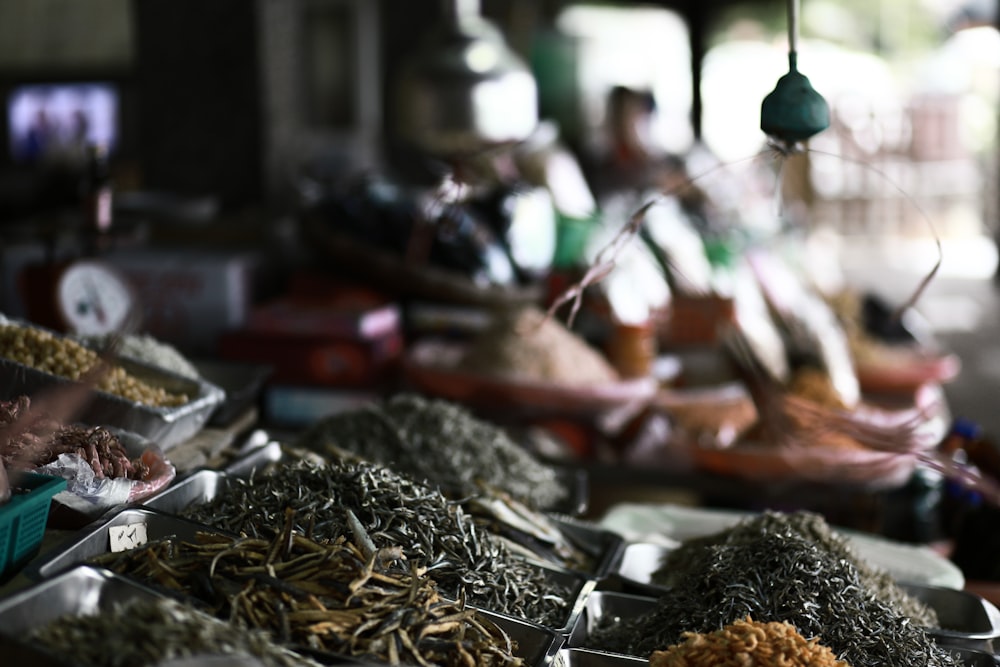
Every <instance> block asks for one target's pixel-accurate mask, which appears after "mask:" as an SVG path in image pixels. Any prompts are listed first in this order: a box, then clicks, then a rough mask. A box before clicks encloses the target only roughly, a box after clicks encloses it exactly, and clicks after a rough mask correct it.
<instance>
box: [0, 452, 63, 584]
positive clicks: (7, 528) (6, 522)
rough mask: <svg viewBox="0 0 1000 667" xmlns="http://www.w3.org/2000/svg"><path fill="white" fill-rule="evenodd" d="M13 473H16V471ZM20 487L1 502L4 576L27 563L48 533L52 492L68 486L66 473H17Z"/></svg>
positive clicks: (1, 571) (0, 552)
mask: <svg viewBox="0 0 1000 667" xmlns="http://www.w3.org/2000/svg"><path fill="white" fill-rule="evenodd" d="M11 477H14V476H13V475H12V476H11ZM12 483H14V484H16V487H17V489H20V492H18V491H16V490H15V493H14V495H12V496H11V498H10V501H9V502H7V503H6V504H4V505H0V578H3V577H5V576H6V575H8V574H11V573H12V572H13V571H14V570H15V569H16V568H18V567H20V566H22V565H24V564H25V563H26V562H27V561H28V560H29V559H30V558H31V557H32V556H33V555H34V554H35V552H36V551H37V549H38V547H39V546H40V545H41V543H42V537H43V536H44V535H45V524H46V523H47V522H48V518H49V506H50V505H51V504H52V496H54V495H56V494H57V493H59V492H60V491H62V490H63V489H65V488H66V480H65V479H63V478H62V477H53V476H51V475H39V474H38V473H33V472H29V473H24V474H20V475H17V476H16V481H14V480H13V479H12Z"/></svg>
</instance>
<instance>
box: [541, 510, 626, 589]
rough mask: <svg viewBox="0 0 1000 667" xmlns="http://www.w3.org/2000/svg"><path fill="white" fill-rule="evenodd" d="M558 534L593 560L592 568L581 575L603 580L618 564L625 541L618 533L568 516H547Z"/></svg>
mask: <svg viewBox="0 0 1000 667" xmlns="http://www.w3.org/2000/svg"><path fill="white" fill-rule="evenodd" d="M548 518H549V520H550V521H552V522H553V523H554V524H556V526H557V527H558V528H559V530H560V532H562V534H563V535H565V536H566V538H567V539H569V540H570V541H572V542H573V543H574V544H575V545H576V546H578V547H579V548H580V549H581V550H583V552H584V553H586V554H587V555H588V556H590V557H592V558H593V566H592V567H590V568H588V569H587V570H585V571H583V574H586V575H588V576H591V577H594V578H595V579H603V578H604V577H606V576H607V575H608V574H609V573H611V571H612V569H613V568H614V567H615V565H616V564H617V563H618V562H619V560H620V558H621V550H622V549H623V548H624V546H625V540H624V539H623V538H622V536H621V535H619V534H618V533H615V532H612V531H610V530H607V529H604V528H601V527H600V526H597V525H595V524H591V523H588V522H586V521H583V520H580V519H576V518H574V517H570V516H561V515H553V514H550V515H548Z"/></svg>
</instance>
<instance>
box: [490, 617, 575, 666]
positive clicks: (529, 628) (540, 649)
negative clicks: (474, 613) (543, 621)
mask: <svg viewBox="0 0 1000 667" xmlns="http://www.w3.org/2000/svg"><path fill="white" fill-rule="evenodd" d="M480 613H481V614H482V615H483V616H485V617H486V618H488V619H490V620H491V621H493V622H494V623H496V624H497V625H498V626H500V627H501V628H502V629H503V630H504V632H506V633H507V634H508V635H509V636H510V638H511V639H513V640H514V641H515V642H517V651H515V655H516V656H517V657H519V658H523V659H524V662H525V664H526V665H533V666H534V667H547V666H548V665H550V664H552V662H553V660H554V659H555V656H556V654H558V653H559V650H560V649H561V648H562V645H563V637H562V635H560V634H558V633H556V632H553V631H552V630H548V629H546V628H543V627H541V626H538V625H535V624H534V623H528V622H525V621H522V620H518V619H515V618H509V617H507V616H503V615H502V614H494V613H492V612H489V611H480Z"/></svg>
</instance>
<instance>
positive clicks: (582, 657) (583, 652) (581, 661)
mask: <svg viewBox="0 0 1000 667" xmlns="http://www.w3.org/2000/svg"><path fill="white" fill-rule="evenodd" d="M556 661H557V662H558V664H559V667H642V666H643V665H648V664H649V660H646V659H645V658H637V657H635V656H634V655H622V654H621V653H608V652H606V651H595V650H594V649H589V648H565V647H564V648H562V649H560V650H559V655H558V656H556Z"/></svg>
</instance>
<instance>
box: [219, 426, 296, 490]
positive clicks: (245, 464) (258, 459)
mask: <svg viewBox="0 0 1000 667" xmlns="http://www.w3.org/2000/svg"><path fill="white" fill-rule="evenodd" d="M283 456H284V451H283V450H282V447H281V443H280V442H278V441H277V440H274V439H272V438H271V436H270V435H269V434H268V432H267V431H265V430H263V429H255V430H254V431H253V432H252V433H251V434H250V435H249V436H247V438H246V440H244V441H243V444H242V445H240V447H239V449H238V450H237V452H236V455H235V456H234V457H233V458H232V460H231V461H229V463H227V464H226V465H225V466H224V467H223V468H222V471H223V472H225V473H227V474H229V475H233V476H235V477H244V478H246V477H250V476H251V475H253V474H254V471H256V470H262V469H264V468H266V467H267V466H269V465H271V464H273V463H277V462H278V461H280V460H281V459H282V457H283Z"/></svg>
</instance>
